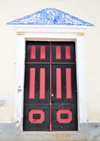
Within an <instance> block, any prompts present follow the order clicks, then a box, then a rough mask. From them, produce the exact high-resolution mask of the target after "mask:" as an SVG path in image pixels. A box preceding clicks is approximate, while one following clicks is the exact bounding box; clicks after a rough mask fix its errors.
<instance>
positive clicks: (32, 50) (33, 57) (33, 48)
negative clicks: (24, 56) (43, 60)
mask: <svg viewBox="0 0 100 141" xmlns="http://www.w3.org/2000/svg"><path fill="white" fill-rule="evenodd" d="M30 59H36V45H31V53H30Z"/></svg>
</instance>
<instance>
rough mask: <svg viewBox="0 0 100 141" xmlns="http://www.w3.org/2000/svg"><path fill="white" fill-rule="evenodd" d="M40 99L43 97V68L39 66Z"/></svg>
mask: <svg viewBox="0 0 100 141" xmlns="http://www.w3.org/2000/svg"><path fill="white" fill-rule="evenodd" d="M39 98H40V99H45V68H40V95H39Z"/></svg>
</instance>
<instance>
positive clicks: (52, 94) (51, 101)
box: [51, 94, 54, 103]
mask: <svg viewBox="0 0 100 141" xmlns="http://www.w3.org/2000/svg"><path fill="white" fill-rule="evenodd" d="M53 96H54V95H53V94H51V102H52V103H53V100H54V98H53Z"/></svg>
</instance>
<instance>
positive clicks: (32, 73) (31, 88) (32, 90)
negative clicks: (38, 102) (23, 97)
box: [29, 68, 35, 99]
mask: <svg viewBox="0 0 100 141" xmlns="http://www.w3.org/2000/svg"><path fill="white" fill-rule="evenodd" d="M29 99H35V68H30V82H29Z"/></svg>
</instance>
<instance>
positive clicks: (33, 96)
mask: <svg viewBox="0 0 100 141" xmlns="http://www.w3.org/2000/svg"><path fill="white" fill-rule="evenodd" d="M23 114H24V116H23V130H24V131H69V130H77V89H76V62H75V43H74V42H35V41H27V42H26V58H25V83H24V113H23Z"/></svg>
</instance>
